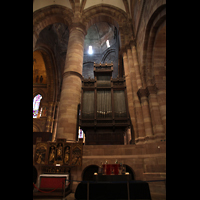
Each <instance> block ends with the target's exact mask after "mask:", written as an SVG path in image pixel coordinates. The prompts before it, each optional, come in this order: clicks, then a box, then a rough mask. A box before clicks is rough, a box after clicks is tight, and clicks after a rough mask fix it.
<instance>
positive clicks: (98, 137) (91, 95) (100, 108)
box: [79, 63, 130, 145]
mask: <svg viewBox="0 0 200 200" xmlns="http://www.w3.org/2000/svg"><path fill="white" fill-rule="evenodd" d="M112 72H113V64H112V63H111V64H107V63H106V64H95V63H94V77H95V78H94V79H90V78H88V79H83V80H82V99H81V108H80V112H79V115H80V116H79V126H80V127H81V129H83V131H84V133H85V134H86V141H85V143H86V144H93V145H102V144H124V132H125V131H126V128H127V127H128V126H129V125H130V120H129V113H128V105H127V94H126V85H125V78H124V77H119V78H116V79H113V78H112Z"/></svg>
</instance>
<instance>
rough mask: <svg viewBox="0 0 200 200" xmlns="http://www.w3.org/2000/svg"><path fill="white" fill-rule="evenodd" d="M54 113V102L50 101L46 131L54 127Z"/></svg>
mask: <svg viewBox="0 0 200 200" xmlns="http://www.w3.org/2000/svg"><path fill="white" fill-rule="evenodd" d="M52 113H53V102H49V103H48V113H47V122H46V129H45V131H46V132H51V129H52Z"/></svg>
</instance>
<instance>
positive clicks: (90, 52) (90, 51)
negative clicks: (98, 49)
mask: <svg viewBox="0 0 200 200" xmlns="http://www.w3.org/2000/svg"><path fill="white" fill-rule="evenodd" d="M88 53H89V54H93V51H92V46H89V50H88Z"/></svg>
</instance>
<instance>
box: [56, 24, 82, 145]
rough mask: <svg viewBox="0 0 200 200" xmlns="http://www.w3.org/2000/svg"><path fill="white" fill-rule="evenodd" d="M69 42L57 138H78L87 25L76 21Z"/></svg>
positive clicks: (70, 28)
mask: <svg viewBox="0 0 200 200" xmlns="http://www.w3.org/2000/svg"><path fill="white" fill-rule="evenodd" d="M69 30H70V34H69V42H68V48H67V55H66V61H65V68H64V73H63V83H62V91H61V97H60V105H59V115H58V127H57V138H66V139H67V140H72V141H75V140H76V125H77V108H78V104H79V103H80V97H81V85H82V82H81V79H82V65H83V51H84V38H85V35H86V31H85V27H84V26H83V25H82V24H81V23H74V24H72V25H71V26H70V27H69Z"/></svg>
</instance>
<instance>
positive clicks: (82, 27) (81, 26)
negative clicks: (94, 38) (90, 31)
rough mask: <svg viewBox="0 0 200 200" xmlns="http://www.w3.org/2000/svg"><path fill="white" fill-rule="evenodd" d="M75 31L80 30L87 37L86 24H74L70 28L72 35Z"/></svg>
mask: <svg viewBox="0 0 200 200" xmlns="http://www.w3.org/2000/svg"><path fill="white" fill-rule="evenodd" d="M73 30H79V31H81V32H82V33H83V35H84V36H86V35H87V31H86V27H85V25H84V24H82V23H80V22H77V23H72V24H71V25H70V26H69V31H70V33H71V32H72V31H73Z"/></svg>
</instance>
